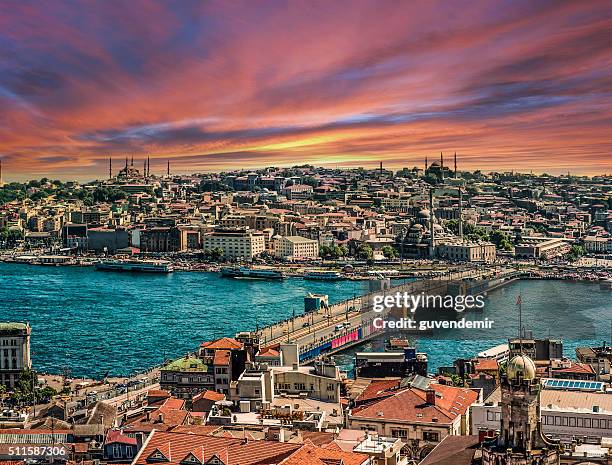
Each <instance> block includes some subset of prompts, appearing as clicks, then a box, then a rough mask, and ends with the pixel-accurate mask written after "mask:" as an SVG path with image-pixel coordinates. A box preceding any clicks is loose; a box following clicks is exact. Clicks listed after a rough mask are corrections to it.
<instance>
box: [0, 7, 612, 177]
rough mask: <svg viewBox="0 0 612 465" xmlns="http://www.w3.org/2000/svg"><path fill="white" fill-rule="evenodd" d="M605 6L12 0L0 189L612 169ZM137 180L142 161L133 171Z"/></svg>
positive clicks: (1, 64) (0, 73) (610, 15)
mask: <svg viewBox="0 0 612 465" xmlns="http://www.w3.org/2000/svg"><path fill="white" fill-rule="evenodd" d="M611 28H612V7H611V6H610V4H609V3H607V2H603V1H602V2H598V1H590V2H580V3H578V2H538V3H535V4H534V3H533V2H526V1H519V2H512V3H510V2H494V3H492V2H467V3H453V4H452V6H451V5H449V4H446V3H444V4H443V3H436V2H427V3H424V2H422V3H419V2H417V3H414V4H407V3H398V2H350V3H344V4H343V3H341V2H334V3H331V4H330V3H322V2H321V3H318V2H303V3H298V2H291V3H280V2H264V3H258V4H252V3H232V4H228V3H222V2H207V3H203V2H175V3H172V2H169V3H156V2H151V1H134V2H129V3H127V2H125V3H112V4H111V3H102V2H81V3H79V2H77V3H76V4H74V3H68V2H54V3H53V4H52V5H51V6H49V5H45V6H40V5H38V4H36V3H27V2H14V3H12V2H5V3H3V4H2V5H0V56H1V57H2V58H1V59H0V106H1V107H2V108H3V110H2V111H1V112H0V158H1V159H2V167H3V178H4V180H5V181H11V180H24V179H31V178H36V177H42V176H48V177H53V178H59V179H82V180H92V179H96V178H97V179H102V178H105V177H106V176H107V173H108V159H109V157H112V158H113V159H114V160H116V162H115V163H116V165H115V163H114V165H115V166H116V170H118V169H119V168H120V167H121V160H123V158H124V157H125V156H129V157H132V156H134V158H135V159H137V160H143V159H144V158H146V157H147V156H150V158H151V171H152V173H154V174H162V173H163V172H165V169H166V162H167V160H168V159H170V161H171V163H172V171H173V172H177V173H190V172H206V171H221V170H235V169H239V168H247V169H248V168H261V167H265V166H270V165H274V166H291V165H296V164H305V163H309V164H314V165H317V166H327V167H333V166H336V165H338V166H341V167H344V168H348V167H358V166H364V167H368V168H374V167H377V166H378V165H379V163H380V162H381V161H382V162H383V164H384V166H385V167H387V168H392V169H400V168H402V167H409V168H411V167H413V166H418V167H422V166H423V162H424V159H425V156H428V157H429V159H430V161H433V160H434V159H435V157H436V156H437V155H439V153H440V151H442V152H444V154H445V158H446V156H447V155H448V157H449V158H448V160H449V162H450V160H451V158H452V154H454V152H457V155H458V161H459V169H460V170H474V169H482V170H483V171H511V170H513V171H522V172H528V171H530V170H533V171H534V172H535V173H541V172H547V173H550V174H560V173H566V172H567V171H570V172H571V173H572V174H586V175H594V174H604V173H609V172H610V171H611V170H610V167H611V166H612V163H611V161H612V157H611V155H610V153H611V151H612V119H611V113H610V108H612V105H611V104H612V91H611V89H612V62H611V61H610V58H609V57H610V56H612V54H611V53H610V52H612V41H611V39H610V34H609V31H610V29H611ZM136 167H137V168H141V164H137V165H136Z"/></svg>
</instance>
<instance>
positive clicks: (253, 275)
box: [221, 266, 285, 279]
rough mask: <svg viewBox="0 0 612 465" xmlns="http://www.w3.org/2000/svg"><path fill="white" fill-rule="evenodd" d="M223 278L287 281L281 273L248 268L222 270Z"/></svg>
mask: <svg viewBox="0 0 612 465" xmlns="http://www.w3.org/2000/svg"><path fill="white" fill-rule="evenodd" d="M221 276H224V277H226V278H234V279H285V275H284V274H283V273H282V272H280V271H276V270H257V269H254V268H248V267H246V266H240V267H226V268H221Z"/></svg>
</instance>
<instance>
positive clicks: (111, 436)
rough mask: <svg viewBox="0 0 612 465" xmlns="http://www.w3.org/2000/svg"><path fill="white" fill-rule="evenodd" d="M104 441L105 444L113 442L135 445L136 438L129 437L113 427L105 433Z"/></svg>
mask: <svg viewBox="0 0 612 465" xmlns="http://www.w3.org/2000/svg"><path fill="white" fill-rule="evenodd" d="M104 443H105V444H113V443H120V444H131V445H134V446H135V445H136V438H131V437H129V436H126V435H124V434H123V433H122V432H121V431H119V430H117V429H114V430H110V431H109V432H108V434H107V435H106V441H104Z"/></svg>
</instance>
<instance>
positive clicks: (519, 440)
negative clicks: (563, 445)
mask: <svg viewBox="0 0 612 465" xmlns="http://www.w3.org/2000/svg"><path fill="white" fill-rule="evenodd" d="M501 391H502V398H501V425H500V432H499V436H498V437H497V439H496V440H495V441H494V442H492V443H490V444H485V445H484V446H483V452H482V464H483V465H558V464H559V456H560V446H559V444H558V443H557V442H554V441H552V440H550V439H548V438H547V437H546V436H544V434H543V433H542V427H541V423H540V380H539V378H538V377H537V375H536V367H535V363H534V362H533V360H531V359H530V358H529V357H527V356H526V355H523V354H520V355H517V356H515V357H514V358H512V360H510V361H509V362H508V366H507V369H506V375H505V376H503V377H502V380H501Z"/></svg>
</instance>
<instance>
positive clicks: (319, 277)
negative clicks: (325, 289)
mask: <svg viewBox="0 0 612 465" xmlns="http://www.w3.org/2000/svg"><path fill="white" fill-rule="evenodd" d="M304 279H308V280H311V281H340V280H342V279H345V278H344V276H343V275H342V273H340V272H339V271H332V270H313V271H308V272H306V273H304Z"/></svg>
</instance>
